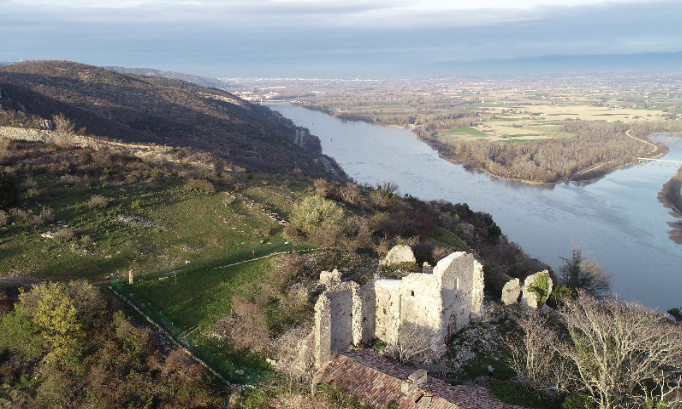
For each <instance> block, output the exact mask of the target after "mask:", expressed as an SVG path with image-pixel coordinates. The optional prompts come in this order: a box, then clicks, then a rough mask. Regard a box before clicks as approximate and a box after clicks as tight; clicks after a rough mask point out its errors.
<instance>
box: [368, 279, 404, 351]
mask: <svg viewBox="0 0 682 409" xmlns="http://www.w3.org/2000/svg"><path fill="white" fill-rule="evenodd" d="M401 286H402V280H387V279H381V280H376V281H375V282H374V293H375V297H376V299H375V302H376V307H375V311H376V320H375V329H374V331H375V335H376V337H377V338H378V339H380V340H382V341H384V342H385V343H387V344H395V343H397V342H398V331H399V330H400V307H401V298H402V293H401V288H400V287H401Z"/></svg>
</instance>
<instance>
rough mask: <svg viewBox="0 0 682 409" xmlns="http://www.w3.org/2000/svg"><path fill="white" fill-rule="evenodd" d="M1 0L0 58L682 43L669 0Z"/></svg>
mask: <svg viewBox="0 0 682 409" xmlns="http://www.w3.org/2000/svg"><path fill="white" fill-rule="evenodd" d="M4 1H5V2H4V3H2V2H3V0H0V4H2V10H3V13H1V14H0V38H2V39H3V40H2V47H0V61H6V60H7V59H8V58H12V59H13V60H16V59H18V58H23V59H42V58H59V59H74V60H78V61H82V62H88V63H93V64H97V65H128V66H148V67H153V68H164V69H175V70H181V69H182V67H193V68H192V69H199V70H202V71H201V72H199V71H195V72H198V73H203V74H210V75H227V74H228V71H229V72H233V73H234V72H236V71H238V70H239V71H241V72H244V73H247V74H248V73H254V75H255V70H256V69H258V70H260V73H259V75H262V74H265V72H264V71H265V70H268V69H269V70H271V71H272V72H273V73H276V72H278V71H279V70H283V69H284V67H287V69H289V70H291V71H296V70H299V71H301V72H302V71H304V70H306V72H311V71H312V70H314V69H315V67H318V69H319V70H321V71H322V70H331V69H334V70H335V71H334V72H338V71H341V70H343V69H347V70H348V71H350V72H352V73H358V72H366V73H369V72H370V71H372V70H373V71H372V72H389V71H391V70H396V71H397V70H399V69H400V67H404V66H408V65H417V64H421V65H426V64H429V63H433V62H437V61H450V60H455V61H467V60H475V59H487V58H497V57H505V58H511V57H517V56H538V55H547V54H592V53H607V52H630V51H633V52H642V51H681V50H682V32H680V30H679V23H678V22H677V16H680V15H682V3H681V2H679V1H677V0H674V1H673V0H656V1H648V2H646V1H645V2H633V1H629V2H623V1H621V2H609V3H604V2H599V4H592V5H583V6H576V5H573V6H570V5H566V4H567V3H566V1H568V0H565V1H562V2H561V3H562V4H563V5H557V4H556V3H558V2H556V1H554V2H552V1H551V0H545V1H544V2H543V4H545V5H544V6H532V7H527V8H524V7H521V5H522V3H520V2H511V1H509V2H495V1H493V0H479V1H476V2H468V3H470V4H476V5H488V6H490V8H488V9H481V8H478V9H469V10H467V9H460V10H457V9H455V8H453V7H449V6H448V5H449V4H451V3H460V4H461V2H454V1H448V2H447V3H445V2H442V4H441V5H442V7H441V8H440V9H434V7H435V5H437V4H436V3H437V2H435V1H430V2H426V1H421V2H419V1H400V0H390V1H388V0H380V1H376V2H370V1H353V0H350V1H348V0H346V1H344V0H327V1H324V2H320V1H318V0H309V1H305V0H298V1H290V0H248V1H247V0H236V1H211V0H187V1H149V0H120V1H119V0H117V1H116V3H117V4H119V5H125V7H118V8H98V7H94V6H93V7H90V6H87V7H86V6H83V7H76V8H66V7H64V6H62V5H61V4H66V1H64V0H55V1H56V2H54V3H51V4H53V5H52V6H49V7H48V6H46V5H44V4H42V3H41V2H39V1H38V0H22V6H21V7H18V6H17V3H16V2H14V3H7V1H6V0H4ZM24 1H26V2H28V3H31V4H33V5H32V6H27V5H26V3H24ZM41 1H43V2H44V0H41ZM109 1H110V0H100V1H97V4H100V5H107V4H110V2H109ZM571 1H582V0H571ZM60 2H61V3H60ZM68 3H69V4H71V5H79V4H80V5H82V4H83V3H78V2H76V0H69V2H68ZM91 3H93V4H94V3H95V2H91ZM551 3H554V4H551ZM523 4H526V3H523ZM533 4H535V3H533ZM505 6H506V7H512V6H513V8H504V7H505ZM174 67H175V68H174ZM196 67H199V68H196ZM351 67H354V68H351ZM381 67H384V68H383V69H381ZM221 70H225V71H222V72H221ZM363 70H364V71H363ZM382 70H383V71H382ZM325 72H326V71H325ZM319 75H321V76H324V73H323V72H320V73H319ZM367 75H369V74H367Z"/></svg>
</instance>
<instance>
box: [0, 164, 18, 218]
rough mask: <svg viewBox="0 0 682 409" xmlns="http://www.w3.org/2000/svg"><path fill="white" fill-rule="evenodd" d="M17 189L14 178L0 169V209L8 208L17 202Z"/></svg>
mask: <svg viewBox="0 0 682 409" xmlns="http://www.w3.org/2000/svg"><path fill="white" fill-rule="evenodd" d="M18 194H19V191H18V189H17V185H16V183H15V182H14V180H13V179H12V178H11V177H10V176H9V175H8V174H7V173H5V172H4V171H2V170H0V209H9V208H10V207H12V206H14V205H15V204H16V202H17V198H18Z"/></svg>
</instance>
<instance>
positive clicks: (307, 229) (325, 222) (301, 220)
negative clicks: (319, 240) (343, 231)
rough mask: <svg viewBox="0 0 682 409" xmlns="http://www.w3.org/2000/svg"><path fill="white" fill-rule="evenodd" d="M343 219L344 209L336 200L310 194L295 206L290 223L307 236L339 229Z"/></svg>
mask: <svg viewBox="0 0 682 409" xmlns="http://www.w3.org/2000/svg"><path fill="white" fill-rule="evenodd" d="M342 220H343V209H342V208H341V206H339V205H338V204H337V203H336V202H333V201H331V200H327V199H324V198H322V197H319V196H308V197H305V198H304V199H303V200H302V201H301V202H299V203H298V204H296V206H294V209H293V210H292V212H291V217H290V220H289V223H290V226H291V228H293V229H296V230H297V231H298V232H299V233H300V234H301V235H303V236H304V237H306V238H307V237H310V236H313V235H315V234H316V233H318V232H320V233H321V232H324V231H328V230H331V229H334V228H337V229H339V228H340V225H341V221H342Z"/></svg>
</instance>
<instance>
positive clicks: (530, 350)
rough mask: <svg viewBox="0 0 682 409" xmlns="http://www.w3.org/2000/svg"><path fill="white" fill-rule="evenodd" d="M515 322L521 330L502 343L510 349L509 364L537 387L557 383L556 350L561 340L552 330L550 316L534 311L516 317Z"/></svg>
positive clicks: (504, 339) (507, 337) (507, 336)
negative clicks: (552, 382)
mask: <svg viewBox="0 0 682 409" xmlns="http://www.w3.org/2000/svg"><path fill="white" fill-rule="evenodd" d="M514 322H515V323H516V324H517V326H518V330H517V331H515V332H513V333H510V334H508V335H506V336H505V337H503V339H502V340H503V342H504V343H505V344H506V345H507V347H508V348H509V355H508V357H507V364H508V365H509V367H510V368H511V369H513V370H514V371H515V372H516V373H517V374H518V375H519V376H520V377H522V378H525V379H527V380H529V381H531V382H533V383H543V384H544V383H547V382H550V381H553V379H552V378H554V376H553V375H554V374H556V373H557V371H556V369H557V364H558V362H557V361H558V356H557V352H556V348H554V344H555V343H556V342H557V336H556V332H555V331H553V330H552V329H551V328H550V324H549V316H548V315H543V314H540V313H539V312H538V311H537V310H531V311H526V312H524V313H523V315H520V316H518V317H516V318H515V319H514Z"/></svg>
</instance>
